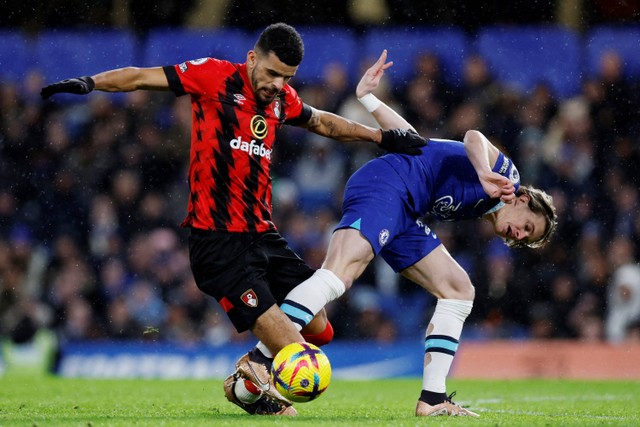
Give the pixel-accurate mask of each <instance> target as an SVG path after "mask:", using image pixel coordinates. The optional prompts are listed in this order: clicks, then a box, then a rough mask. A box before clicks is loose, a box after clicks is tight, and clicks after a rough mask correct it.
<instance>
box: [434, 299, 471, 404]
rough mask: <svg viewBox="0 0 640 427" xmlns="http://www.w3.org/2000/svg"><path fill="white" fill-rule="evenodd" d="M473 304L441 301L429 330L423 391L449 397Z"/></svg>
mask: <svg viewBox="0 0 640 427" xmlns="http://www.w3.org/2000/svg"><path fill="white" fill-rule="evenodd" d="M472 307H473V301H463V300H453V299H441V300H438V303H437V304H436V309H435V312H434V313H433V317H432V318H431V321H430V322H429V326H428V327H427V334H426V338H425V355H424V371H423V376H422V389H423V390H427V391H431V392H434V393H445V392H446V390H447V387H446V379H447V375H448V374H449V368H451V363H452V362H453V358H454V356H455V354H456V351H457V350H458V341H459V340H460V334H461V333H462V326H463V325H464V321H465V319H466V318H467V316H468V315H469V313H471V308H472Z"/></svg>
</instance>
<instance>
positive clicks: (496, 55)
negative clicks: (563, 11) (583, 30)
mask: <svg viewBox="0 0 640 427" xmlns="http://www.w3.org/2000/svg"><path fill="white" fill-rule="evenodd" d="M476 48H477V50H478V52H479V53H480V54H481V55H482V56H483V57H485V58H486V60H487V63H488V64H489V68H490V70H491V72H492V73H493V74H494V75H495V76H496V77H497V78H498V79H499V80H501V81H503V82H505V83H506V84H508V85H511V86H513V87H515V88H516V89H517V90H520V91H522V92H525V93H526V92H528V91H530V90H531V89H533V88H534V87H535V85H536V84H538V83H539V82H545V83H548V84H549V86H550V88H551V90H552V91H553V92H554V93H555V95H556V96H558V97H560V98H566V97H568V96H572V95H575V94H576V93H577V92H578V91H579V89H580V84H581V81H582V72H581V71H582V67H581V65H582V63H581V54H582V53H581V43H580V39H579V37H578V36H577V35H576V34H575V33H573V32H571V31H569V30H566V29H562V28H559V27H551V26H540V27H537V26H528V27H500V26H492V27H486V28H483V29H482V30H480V32H479V33H478V38H477V40H476Z"/></svg>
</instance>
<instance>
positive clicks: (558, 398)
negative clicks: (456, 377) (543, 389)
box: [459, 394, 634, 421]
mask: <svg viewBox="0 0 640 427" xmlns="http://www.w3.org/2000/svg"><path fill="white" fill-rule="evenodd" d="M623 397H625V398H627V399H628V400H631V399H632V398H634V397H633V396H631V395H627V396H623ZM610 400H620V396H613V395H608V394H605V395H601V396H580V397H576V398H569V397H566V396H540V397H523V398H521V399H508V400H507V399H500V398H492V399H476V400H469V401H466V402H464V406H467V405H473V406H474V411H477V412H485V413H496V414H509V415H530V416H535V417H562V416H572V417H577V418H584V419H590V420H612V421H625V420H630V419H631V418H629V417H620V416H607V415H584V414H576V413H564V414H549V413H545V412H534V411H510V410H504V409H488V408H477V407H476V405H478V406H480V405H491V404H501V403H505V402H508V403H517V402H545V401H552V402H560V401H610ZM459 403H462V402H459Z"/></svg>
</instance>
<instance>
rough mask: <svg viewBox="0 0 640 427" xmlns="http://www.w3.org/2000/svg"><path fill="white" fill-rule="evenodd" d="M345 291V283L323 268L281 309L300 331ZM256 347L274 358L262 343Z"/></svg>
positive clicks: (287, 298) (298, 287)
mask: <svg viewBox="0 0 640 427" xmlns="http://www.w3.org/2000/svg"><path fill="white" fill-rule="evenodd" d="M345 291H346V288H345V286H344V283H343V282H342V280H340V278H338V276H336V275H335V274H334V273H333V271H331V270H327V269H323V268H321V269H319V270H316V272H315V273H313V275H312V276H311V277H309V278H308V279H307V280H305V281H304V282H302V283H300V284H299V285H298V286H296V287H295V288H293V289H292V290H291V292H289V293H288V294H287V296H286V297H285V299H284V301H283V303H282V305H281V306H280V308H281V309H282V311H284V313H285V314H286V315H287V316H288V317H289V319H291V321H292V322H293V324H294V325H295V327H296V329H298V331H300V330H302V328H304V327H305V326H307V325H308V324H309V322H311V319H313V316H315V315H316V314H317V313H318V312H319V311H320V310H322V307H324V306H325V305H326V304H327V303H329V302H331V301H333V300H335V299H338V298H340V296H342V294H344V293H345ZM256 347H258V349H259V350H260V351H261V352H262V353H263V354H264V355H265V356H267V357H273V355H272V354H271V352H270V351H269V349H268V348H267V346H266V345H264V344H263V343H262V342H258V344H257V345H256Z"/></svg>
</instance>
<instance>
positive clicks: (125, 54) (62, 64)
mask: <svg viewBox="0 0 640 427" xmlns="http://www.w3.org/2000/svg"><path fill="white" fill-rule="evenodd" d="M135 52H136V41H135V38H134V37H133V35H131V34H129V33H127V32H124V31H115V30H114V31H45V32H42V33H40V34H39V35H38V38H37V41H36V45H35V53H34V55H35V57H34V65H35V66H36V67H37V68H38V69H39V70H40V71H41V72H42V73H43V74H44V76H45V79H46V80H47V81H48V82H51V81H58V80H61V79H65V78H69V77H75V76H85V75H92V74H96V73H98V72H101V71H105V70H110V69H113V68H119V67H125V66H128V65H133V64H134V62H135V61H134V60H135Z"/></svg>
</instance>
